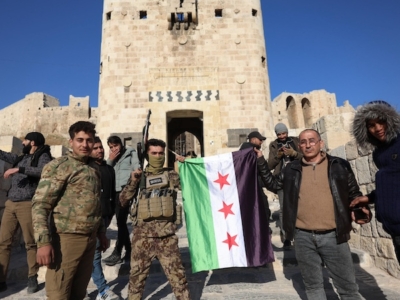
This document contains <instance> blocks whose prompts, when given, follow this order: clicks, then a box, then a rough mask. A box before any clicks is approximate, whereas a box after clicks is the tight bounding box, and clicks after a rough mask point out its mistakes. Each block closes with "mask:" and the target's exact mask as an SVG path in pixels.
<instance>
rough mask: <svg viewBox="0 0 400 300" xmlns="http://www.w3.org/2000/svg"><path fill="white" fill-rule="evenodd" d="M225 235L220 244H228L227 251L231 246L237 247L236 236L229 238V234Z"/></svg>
mask: <svg viewBox="0 0 400 300" xmlns="http://www.w3.org/2000/svg"><path fill="white" fill-rule="evenodd" d="M226 234H227V239H226V240H225V241H222V242H223V243H226V244H228V246H229V250H231V248H232V246H239V245H238V244H237V243H236V241H235V240H236V237H237V235H234V236H231V235H230V234H229V233H226Z"/></svg>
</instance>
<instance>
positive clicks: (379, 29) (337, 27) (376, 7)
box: [0, 0, 400, 109]
mask: <svg viewBox="0 0 400 300" xmlns="http://www.w3.org/2000/svg"><path fill="white" fill-rule="evenodd" d="M102 8H103V1H99V0H97V1H94V0H68V1H67V0H58V1H54V0H36V1H33V0H18V1H17V0H4V1H3V2H2V10H1V11H0V41H1V42H0V109H1V108H4V107H6V106H8V105H10V104H11V103H13V102H15V101H18V100H20V99H22V98H24V96H25V95H27V94H29V93H32V92H44V93H46V94H49V95H52V96H54V97H56V98H58V99H59V100H60V102H61V105H68V100H69V95H74V96H76V97H84V96H90V102H91V106H92V107H96V106H97V96H98V81H99V61H100V39H101V20H102ZM262 13H263V18H264V33H265V37H266V46H267V56H268V57H267V59H268V70H269V77H270V85H271V93H272V95H271V96H272V98H274V97H276V96H277V95H279V94H280V93H282V92H284V91H287V92H293V93H307V92H310V91H312V90H317V89H325V90H327V91H328V92H331V93H335V94H336V98H337V102H338V105H342V104H343V102H344V101H345V100H349V101H350V103H351V104H352V105H353V106H354V107H356V106H357V105H360V104H363V103H366V102H368V101H370V100H374V99H384V100H386V101H388V102H390V103H391V104H393V105H394V106H395V107H396V108H397V109H400V100H399V95H400V75H399V74H400V73H399V72H400V55H399V53H400V33H399V29H400V0H384V1H378V0H335V1H321V0H304V1H299V0H262Z"/></svg>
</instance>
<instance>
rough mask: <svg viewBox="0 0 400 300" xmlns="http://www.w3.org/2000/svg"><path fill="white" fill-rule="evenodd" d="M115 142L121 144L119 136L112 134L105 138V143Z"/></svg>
mask: <svg viewBox="0 0 400 300" xmlns="http://www.w3.org/2000/svg"><path fill="white" fill-rule="evenodd" d="M110 144H117V145H121V146H122V140H121V138H120V137H119V136H116V135H112V136H110V137H109V138H108V139H107V145H110Z"/></svg>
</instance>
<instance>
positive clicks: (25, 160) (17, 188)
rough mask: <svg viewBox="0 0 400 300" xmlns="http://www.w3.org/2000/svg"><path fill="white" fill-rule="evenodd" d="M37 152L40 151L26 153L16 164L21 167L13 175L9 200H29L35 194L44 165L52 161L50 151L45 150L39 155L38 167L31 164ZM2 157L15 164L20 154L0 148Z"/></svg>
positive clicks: (0, 157)
mask: <svg viewBox="0 0 400 300" xmlns="http://www.w3.org/2000/svg"><path fill="white" fill-rule="evenodd" d="M44 147H48V146H44ZM38 150H39V149H38ZM46 150H47V149H46ZM37 152H38V151H36V152H35V153H34V154H26V155H24V156H23V157H22V159H21V160H20V161H19V162H18V163H17V165H16V166H15V167H16V168H19V171H18V173H15V174H14V175H12V176H11V188H10V189H9V191H8V199H9V200H11V201H13V202H17V201H27V200H31V199H32V197H33V195H34V194H35V190H36V188H37V186H38V183H39V179H40V175H41V173H42V169H43V167H44V165H46V164H47V163H48V162H50V161H51V155H50V152H49V151H43V152H41V155H40V157H39V160H38V164H37V167H34V166H31V162H32V160H33V158H34V155H35V154H37ZM0 159H1V160H4V161H5V162H8V163H10V164H12V165H14V164H15V162H17V160H18V159H19V156H18V155H16V154H13V153H9V152H5V151H2V150H0Z"/></svg>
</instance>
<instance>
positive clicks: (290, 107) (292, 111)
mask: <svg viewBox="0 0 400 300" xmlns="http://www.w3.org/2000/svg"><path fill="white" fill-rule="evenodd" d="M286 111H287V117H288V121H289V127H290V128H298V127H299V120H298V116H297V111H296V102H295V100H294V98H293V97H292V96H289V97H287V98H286Z"/></svg>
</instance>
